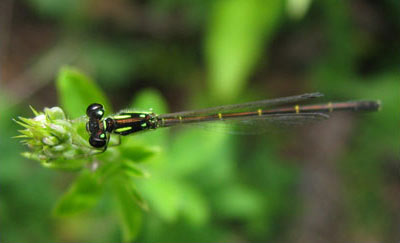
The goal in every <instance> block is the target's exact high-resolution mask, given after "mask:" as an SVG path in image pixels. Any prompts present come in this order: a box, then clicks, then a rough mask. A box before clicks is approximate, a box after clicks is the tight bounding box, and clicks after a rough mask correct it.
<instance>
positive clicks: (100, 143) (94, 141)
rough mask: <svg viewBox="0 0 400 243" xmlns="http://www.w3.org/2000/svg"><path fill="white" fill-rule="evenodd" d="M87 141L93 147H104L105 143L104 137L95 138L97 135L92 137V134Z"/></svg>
mask: <svg viewBox="0 0 400 243" xmlns="http://www.w3.org/2000/svg"><path fill="white" fill-rule="evenodd" d="M89 143H90V145H92V146H93V147H95V148H101V147H104V146H105V145H106V140H105V139H101V138H97V137H94V136H90V138H89Z"/></svg>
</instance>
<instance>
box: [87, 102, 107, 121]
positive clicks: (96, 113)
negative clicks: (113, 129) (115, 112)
mask: <svg viewBox="0 0 400 243" xmlns="http://www.w3.org/2000/svg"><path fill="white" fill-rule="evenodd" d="M86 115H87V116H88V117H90V118H95V119H101V118H102V117H103V115H104V108H103V106H102V105H101V104H97V103H93V104H91V105H89V106H88V108H87V109H86Z"/></svg>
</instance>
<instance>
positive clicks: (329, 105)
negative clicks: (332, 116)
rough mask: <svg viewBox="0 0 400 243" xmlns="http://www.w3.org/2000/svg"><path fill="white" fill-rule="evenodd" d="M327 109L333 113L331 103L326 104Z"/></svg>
mask: <svg viewBox="0 0 400 243" xmlns="http://www.w3.org/2000/svg"><path fill="white" fill-rule="evenodd" d="M328 108H329V112H332V111H333V105H332V102H329V103H328Z"/></svg>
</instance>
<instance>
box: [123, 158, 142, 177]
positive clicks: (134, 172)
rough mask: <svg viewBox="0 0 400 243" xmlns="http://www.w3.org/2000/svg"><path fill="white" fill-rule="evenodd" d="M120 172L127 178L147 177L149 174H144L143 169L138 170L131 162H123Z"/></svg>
mask: <svg viewBox="0 0 400 243" xmlns="http://www.w3.org/2000/svg"><path fill="white" fill-rule="evenodd" d="M122 170H123V171H124V173H125V174H126V175H127V176H129V177H142V178H143V177H149V173H148V172H146V171H145V170H144V169H142V168H140V167H139V166H138V165H137V164H136V163H135V162H133V161H129V160H128V161H124V163H123V164H122Z"/></svg>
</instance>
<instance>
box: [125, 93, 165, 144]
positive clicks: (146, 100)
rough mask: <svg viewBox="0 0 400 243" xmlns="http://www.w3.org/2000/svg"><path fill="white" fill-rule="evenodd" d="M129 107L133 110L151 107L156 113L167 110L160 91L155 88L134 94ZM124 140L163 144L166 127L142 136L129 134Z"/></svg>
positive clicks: (147, 109) (146, 109)
mask: <svg viewBox="0 0 400 243" xmlns="http://www.w3.org/2000/svg"><path fill="white" fill-rule="evenodd" d="M130 107H131V108H132V109H135V110H145V111H149V110H150V109H152V110H153V112H154V113H156V114H163V113H166V112H167V110H168V109H167V105H166V102H165V100H164V98H163V97H162V95H161V93H160V92H159V91H157V90H155V89H145V90H142V91H141V92H140V93H138V94H137V95H136V96H135V99H134V100H133V101H132V105H131V106H130ZM126 140H128V143H130V142H133V141H135V140H141V141H144V142H145V143H147V144H149V145H163V144H165V143H166V142H167V141H166V140H167V129H165V128H161V129H157V130H156V131H151V132H146V133H145V134H143V136H130V137H129V138H126ZM129 140H130V141H129Z"/></svg>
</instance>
